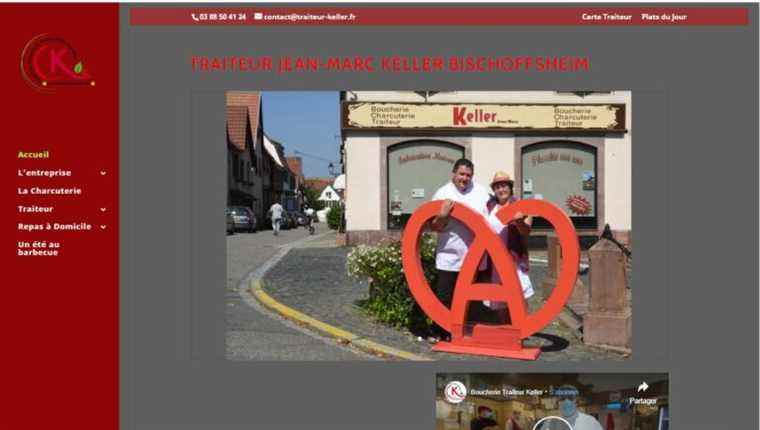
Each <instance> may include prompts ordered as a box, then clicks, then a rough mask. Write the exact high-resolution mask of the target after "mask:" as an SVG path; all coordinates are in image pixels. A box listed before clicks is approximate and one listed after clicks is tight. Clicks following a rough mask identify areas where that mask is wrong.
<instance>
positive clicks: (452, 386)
mask: <svg viewBox="0 0 760 430" xmlns="http://www.w3.org/2000/svg"><path fill="white" fill-rule="evenodd" d="M443 395H444V396H446V400H447V401H448V402H449V403H455V404H456V403H461V402H462V401H463V400H464V399H465V397H467V387H465V386H464V384H463V383H461V382H459V381H451V382H449V383H448V384H446V388H444V389H443Z"/></svg>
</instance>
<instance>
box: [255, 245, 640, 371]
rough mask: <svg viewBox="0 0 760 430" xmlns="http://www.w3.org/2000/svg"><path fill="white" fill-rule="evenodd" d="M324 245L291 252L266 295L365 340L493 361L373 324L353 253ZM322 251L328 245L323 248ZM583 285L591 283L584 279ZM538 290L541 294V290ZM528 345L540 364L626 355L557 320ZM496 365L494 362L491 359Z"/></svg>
mask: <svg viewBox="0 0 760 430" xmlns="http://www.w3.org/2000/svg"><path fill="white" fill-rule="evenodd" d="M333 243H334V242H333V241H330V240H323V241H321V242H319V243H311V244H308V245H307V246H305V247H297V248H296V249H293V250H291V251H290V253H289V254H288V255H286V256H285V258H283V259H282V260H281V261H280V262H279V263H278V264H277V265H276V266H275V267H273V268H272V270H270V271H269V272H268V273H267V275H266V276H265V277H264V281H265V290H266V291H267V292H268V293H269V294H270V295H271V296H273V297H274V298H275V299H277V300H278V301H280V302H281V303H284V304H285V305H287V306H291V307H293V308H295V309H297V310H299V311H301V312H303V313H305V314H307V315H310V316H312V317H314V318H316V319H318V320H320V321H324V322H326V323H328V324H331V325H334V326H336V327H339V328H342V329H344V330H347V331H350V332H352V333H355V334H357V335H358V336H361V337H366V338H368V339H372V340H374V341H376V342H379V343H381V344H385V345H388V346H392V347H394V348H398V349H401V350H404V351H409V352H413V353H415V354H419V355H423V356H426V357H429V358H431V359H438V360H441V359H444V360H489V359H488V358H483V357H473V356H464V355H457V354H447V353H438V352H432V351H431V347H430V345H428V344H427V342H421V341H419V340H418V338H416V337H415V336H413V335H412V334H411V333H408V332H405V331H401V330H396V329H393V328H390V327H387V326H385V325H383V324H380V323H377V322H374V321H372V318H371V317H370V316H368V315H367V314H366V313H365V312H364V311H363V310H362V309H361V308H359V307H358V306H357V305H356V303H357V301H359V300H361V299H365V298H366V297H367V285H366V283H363V282H355V281H352V280H350V279H349V278H348V277H347V276H346V270H345V259H346V254H347V253H348V252H349V248H339V247H335V246H334V245H333ZM320 246H328V247H325V248H322V247H320ZM545 275H546V265H543V264H540V263H539V264H532V266H531V279H532V281H533V284H534V286H536V287H537V286H539V285H540V284H541V282H542V281H543V278H544V277H545ZM581 280H582V281H584V282H588V279H587V278H586V276H585V275H584V276H581ZM537 290H539V289H538V288H537ZM541 302H542V298H541V297H540V296H539V295H538V291H537V294H536V296H534V297H533V298H531V299H530V300H529V307H530V308H531V310H535V309H537V308H538V307H539V306H540V305H541ZM526 346H540V347H542V348H543V353H542V355H541V357H540V359H541V360H546V361H561V360H588V359H606V360H621V359H624V358H625V355H623V354H619V353H617V352H611V351H607V350H603V349H599V348H594V347H589V346H586V345H584V344H583V343H582V342H581V341H580V340H579V339H578V338H576V337H575V336H574V334H573V333H572V331H571V330H569V329H568V328H567V327H566V326H565V325H563V324H561V323H560V322H558V321H555V322H553V323H551V324H550V325H549V326H547V327H546V328H545V329H544V330H543V331H542V332H541V333H538V334H536V335H535V336H533V337H531V338H529V339H527V340H526ZM490 360H493V359H490Z"/></svg>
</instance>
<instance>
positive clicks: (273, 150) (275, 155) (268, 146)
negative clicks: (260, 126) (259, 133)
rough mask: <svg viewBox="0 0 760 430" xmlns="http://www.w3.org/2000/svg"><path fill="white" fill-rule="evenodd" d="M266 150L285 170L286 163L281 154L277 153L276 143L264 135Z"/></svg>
mask: <svg viewBox="0 0 760 430" xmlns="http://www.w3.org/2000/svg"><path fill="white" fill-rule="evenodd" d="M264 148H265V149H266V150H267V153H268V154H269V156H270V157H272V160H274V162H275V163H277V165H278V166H280V167H282V168H285V163H284V162H283V161H282V160H281V159H280V154H279V153H278V152H277V148H275V146H274V143H272V141H271V140H269V138H268V137H267V135H266V134H265V135H264Z"/></svg>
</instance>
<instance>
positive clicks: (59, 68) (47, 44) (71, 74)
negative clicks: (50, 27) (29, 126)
mask: <svg viewBox="0 0 760 430" xmlns="http://www.w3.org/2000/svg"><path fill="white" fill-rule="evenodd" d="M21 75H22V76H23V78H24V80H25V81H26V82H27V84H29V85H30V86H32V88H35V89H37V90H39V91H43V92H50V91H52V90H53V89H54V88H56V87H65V86H69V87H70V86H94V85H95V81H94V80H93V77H92V75H91V74H90V72H89V71H88V69H87V65H86V64H85V62H84V60H83V59H82V57H80V56H79V54H78V53H77V51H76V50H75V49H74V48H73V47H72V46H71V45H70V44H69V43H68V42H66V41H65V40H63V39H62V38H60V37H55V36H50V35H47V34H41V35H39V36H37V37H35V38H34V39H32V40H30V41H29V42H28V43H27V44H26V46H25V47H24V50H23V51H22V53H21Z"/></svg>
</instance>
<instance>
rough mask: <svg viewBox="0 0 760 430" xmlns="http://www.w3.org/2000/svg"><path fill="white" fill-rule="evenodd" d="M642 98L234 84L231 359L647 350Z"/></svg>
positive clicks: (560, 357) (556, 357) (622, 356)
mask: <svg viewBox="0 0 760 430" xmlns="http://www.w3.org/2000/svg"><path fill="white" fill-rule="evenodd" d="M631 100H632V93H631V91H597V92H594V91H575V92H572V91H569V92H558V91H258V90H231V91H228V92H227V93H226V95H225V103H226V130H225V133H226V136H227V139H226V141H227V190H226V195H227V207H226V208H225V216H226V232H225V234H226V237H227V290H226V357H227V359H229V360H234V361H251V360H263V361H315V360H317V361H346V360H393V361H397V360H416V361H430V360H478V361H481V360H499V361H502V360H521V361H534V360H542V361H582V360H612V361H620V360H626V359H628V358H629V357H630V356H631V354H632V353H633V345H632V337H633V335H632V317H633V316H632V309H631V303H632V285H631V279H632V276H631V274H632V268H633V259H632V258H633V257H632V256H633V251H632V240H631V238H632V220H631V195H632V193H631V169H632V165H631V163H632V157H631V153H632V151H631V144H632V139H631V130H632V112H631V111H632V104H631ZM220 234H221V229H220Z"/></svg>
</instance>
